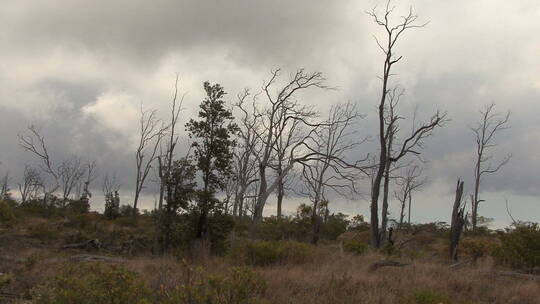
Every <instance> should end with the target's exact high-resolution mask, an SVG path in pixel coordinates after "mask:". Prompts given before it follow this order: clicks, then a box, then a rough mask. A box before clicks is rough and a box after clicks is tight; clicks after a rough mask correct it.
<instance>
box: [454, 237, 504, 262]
mask: <svg viewBox="0 0 540 304" xmlns="http://www.w3.org/2000/svg"><path fill="white" fill-rule="evenodd" d="M497 245H498V243H497V242H496V241H495V240H492V239H485V238H480V239H478V238H477V239H464V240H462V241H461V243H460V244H459V247H460V252H461V253H463V254H465V255H468V256H470V257H472V258H473V259H475V260H476V259H478V258H481V257H485V256H488V255H491V254H492V253H493V250H494V249H495V248H496V247H497Z"/></svg>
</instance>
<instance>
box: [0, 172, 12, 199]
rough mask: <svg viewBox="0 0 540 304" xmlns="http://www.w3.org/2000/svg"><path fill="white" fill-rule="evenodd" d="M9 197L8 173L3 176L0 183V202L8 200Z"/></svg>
mask: <svg viewBox="0 0 540 304" xmlns="http://www.w3.org/2000/svg"><path fill="white" fill-rule="evenodd" d="M10 197H11V193H10V189H9V172H6V174H4V177H3V178H2V181H1V182H0V200H8V199H10Z"/></svg>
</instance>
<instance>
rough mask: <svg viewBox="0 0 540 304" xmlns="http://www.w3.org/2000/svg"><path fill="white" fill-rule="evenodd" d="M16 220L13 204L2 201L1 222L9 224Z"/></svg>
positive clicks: (0, 202)
mask: <svg viewBox="0 0 540 304" xmlns="http://www.w3.org/2000/svg"><path fill="white" fill-rule="evenodd" d="M14 221H15V214H14V213H13V209H12V208H11V206H10V205H9V204H8V203H7V202H5V201H0V224H2V225H6V226H9V225H11V224H13V222H14Z"/></svg>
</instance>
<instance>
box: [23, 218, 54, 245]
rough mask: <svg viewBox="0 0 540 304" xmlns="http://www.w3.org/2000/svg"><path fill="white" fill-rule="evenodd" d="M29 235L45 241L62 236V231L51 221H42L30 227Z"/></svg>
mask: <svg viewBox="0 0 540 304" xmlns="http://www.w3.org/2000/svg"><path fill="white" fill-rule="evenodd" d="M28 236H30V237H32V238H35V239H38V240H40V241H43V242H50V241H53V240H56V239H58V238H60V231H59V230H58V228H57V227H56V226H55V225H53V224H52V223H51V222H42V223H38V224H34V225H32V226H30V227H28Z"/></svg>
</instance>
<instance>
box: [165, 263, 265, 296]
mask: <svg viewBox="0 0 540 304" xmlns="http://www.w3.org/2000/svg"><path fill="white" fill-rule="evenodd" d="M187 271H188V273H189V274H188V275H187V281H186V282H185V283H184V284H181V285H178V286H176V287H175V288H174V289H172V290H171V289H167V288H162V289H161V290H160V301H159V303H164V304H176V303H192V304H206V303H216V304H255V303H262V302H261V301H262V300H261V299H262V296H263V295H264V293H265V291H266V285H267V284H266V281H265V280H264V279H263V278H262V276H261V275H260V274H259V273H258V272H255V271H253V270H252V269H250V268H248V267H233V268H232V269H230V270H229V271H228V273H226V274H225V275H207V274H205V273H204V272H203V271H202V269H197V270H194V269H193V268H190V267H188V269H187Z"/></svg>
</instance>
